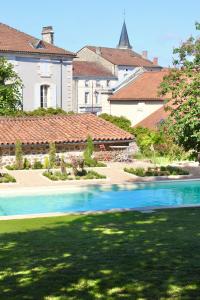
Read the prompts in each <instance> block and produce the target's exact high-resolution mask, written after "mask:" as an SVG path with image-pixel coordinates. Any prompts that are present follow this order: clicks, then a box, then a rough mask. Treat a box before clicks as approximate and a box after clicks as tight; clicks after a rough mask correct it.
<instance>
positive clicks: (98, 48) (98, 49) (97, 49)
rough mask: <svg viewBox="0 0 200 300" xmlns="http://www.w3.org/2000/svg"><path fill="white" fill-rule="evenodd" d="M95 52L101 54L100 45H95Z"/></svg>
mask: <svg viewBox="0 0 200 300" xmlns="http://www.w3.org/2000/svg"><path fill="white" fill-rule="evenodd" d="M96 54H97V55H101V48H100V47H96Z"/></svg>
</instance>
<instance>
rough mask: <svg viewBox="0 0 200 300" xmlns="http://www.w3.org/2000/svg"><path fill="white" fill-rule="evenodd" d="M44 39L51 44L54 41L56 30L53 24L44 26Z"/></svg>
mask: <svg viewBox="0 0 200 300" xmlns="http://www.w3.org/2000/svg"><path fill="white" fill-rule="evenodd" d="M42 40H43V41H44V42H47V43H49V44H53V43H54V31H53V27H52V26H45V27H43V28H42Z"/></svg>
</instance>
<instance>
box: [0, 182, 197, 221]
mask: <svg viewBox="0 0 200 300" xmlns="http://www.w3.org/2000/svg"><path fill="white" fill-rule="evenodd" d="M176 181H178V182H185V181H200V178H193V179H180V180H176ZM176 181H174V180H159V181H153V182H152V181H151V182H145V181H140V182H128V183H125V184H96V185H94V184H92V185H89V187H93V188H94V187H95V186H98V187H101V188H103V189H105V188H106V189H107V188H111V187H113V186H117V187H119V188H125V187H126V188H127V187H128V186H131V187H133V186H134V185H135V186H137V185H141V184H145V185H149V184H155V183H158V184H159V183H170V182H173V183H174V182H176ZM49 188H51V192H56V193H63V192H66V191H68V192H69V191H71V192H73V191H77V190H80V189H81V190H83V189H84V188H85V189H88V186H78V187H77V186H73V187H69V186H65V187H63V186H62V188H61V187H59V186H54V187H52V186H51V187H45V188H43V191H41V188H40V191H37V192H36V191H35V190H34V193H33V188H23V190H24V191H18V192H19V193H18V194H17V195H37V194H39V195H43V194H44V195H45V194H48V193H49V192H50V191H49ZM58 188H59V191H58ZM27 189H28V190H29V193H28V194H27ZM30 191H31V192H32V193H31V194H30ZM13 192H14V191H7V194H8V195H9V194H10V195H12V194H13ZM15 195H16V191H15ZM191 207H200V204H199V205H198V204H187V205H167V206H146V207H137V208H113V209H105V210H94V211H77V212H55V213H39V214H23V215H10V216H0V221H5V220H17V219H34V218H45V217H46V218H47V217H59V216H69V215H71V216H72V215H75V216H77V215H94V214H104V213H116V212H127V211H139V212H153V211H156V210H163V209H177V208H191Z"/></svg>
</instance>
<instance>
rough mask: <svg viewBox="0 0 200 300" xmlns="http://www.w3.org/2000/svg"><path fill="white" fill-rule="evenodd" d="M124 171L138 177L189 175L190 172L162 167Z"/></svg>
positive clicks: (127, 169)
mask: <svg viewBox="0 0 200 300" xmlns="http://www.w3.org/2000/svg"><path fill="white" fill-rule="evenodd" d="M124 171H125V172H127V173H130V174H134V175H136V176H140V177H144V176H169V175H188V174H189V172H188V171H186V170H183V169H181V168H178V167H173V166H161V167H155V168H148V169H147V170H145V169H144V168H135V169H134V168H124Z"/></svg>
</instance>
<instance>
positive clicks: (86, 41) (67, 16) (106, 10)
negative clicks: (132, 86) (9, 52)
mask: <svg viewBox="0 0 200 300" xmlns="http://www.w3.org/2000/svg"><path fill="white" fill-rule="evenodd" d="M124 9H125V10H126V24H127V29H128V33H129V38H130V42H131V44H132V46H133V50H135V51H136V52H139V53H141V51H142V50H148V54H149V58H152V57H153V56H158V57H159V62H160V64H161V65H164V66H168V65H170V64H171V61H172V49H173V47H174V46H178V45H179V44H180V42H181V41H183V40H185V39H186V38H187V37H188V36H190V35H191V34H193V35H194V34H196V32H195V26H194V23H195V21H200V1H199V0H190V1H187V0H167V1H163V0H140V1H138V0H137V1H136V0H123V1H122V0H121V1H119V0H98V1H97V0H75V1H72V0H57V1H52V0H48V1H47V0H40V1H39V0H34V1H27V0H26V1H25V0H18V1H16V0H14V1H12V3H11V2H10V1H1V10H0V22H2V23H6V24H8V25H10V26H13V27H15V28H17V29H19V30H21V31H24V32H26V33H29V34H31V35H34V36H36V37H40V33H41V28H42V26H46V25H52V26H53V27H54V31H55V43H56V45H58V46H60V47H63V48H66V49H68V50H71V51H77V50H79V49H80V48H82V47H83V46H84V45H97V46H108V47H115V46H116V45H117V43H118V40H119V36H120V31H121V27H122V23H123V11H124Z"/></svg>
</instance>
